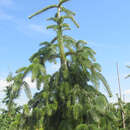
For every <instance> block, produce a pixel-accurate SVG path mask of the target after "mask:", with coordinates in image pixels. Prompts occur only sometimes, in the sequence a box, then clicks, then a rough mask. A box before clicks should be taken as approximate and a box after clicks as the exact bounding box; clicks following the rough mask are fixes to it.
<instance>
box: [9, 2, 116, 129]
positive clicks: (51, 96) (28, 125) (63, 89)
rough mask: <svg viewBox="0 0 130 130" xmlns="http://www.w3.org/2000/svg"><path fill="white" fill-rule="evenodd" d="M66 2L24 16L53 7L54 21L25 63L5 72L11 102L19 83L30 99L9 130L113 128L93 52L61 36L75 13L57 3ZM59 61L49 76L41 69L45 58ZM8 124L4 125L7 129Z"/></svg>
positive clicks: (85, 43)
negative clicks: (51, 32)
mask: <svg viewBox="0 0 130 130" xmlns="http://www.w3.org/2000/svg"><path fill="white" fill-rule="evenodd" d="M68 1H70V0H59V1H58V2H57V4H55V5H49V6H47V7H46V8H43V9H41V10H40V11H38V12H36V13H34V14H33V15H32V16H30V17H29V19H31V18H33V17H35V16H37V15H39V14H41V13H44V12H45V11H47V10H50V9H52V8H55V9H56V13H55V14H54V16H53V17H51V18H48V19H47V20H48V21H53V22H54V23H55V24H53V25H50V26H48V27H47V29H53V30H54V31H55V32H56V36H55V37H54V38H53V39H52V40H50V41H45V42H42V43H41V44H40V46H41V48H40V49H39V50H38V51H37V52H36V53H34V54H33V55H32V56H31V57H30V62H31V64H30V65H29V66H28V67H23V68H20V69H19V70H17V71H16V75H15V76H10V77H9V79H10V80H9V81H10V82H11V94H10V96H9V97H8V99H9V101H10V102H13V101H14V99H16V98H17V97H18V96H19V93H20V91H21V88H22V87H23V88H24V89H25V91H26V93H27V95H28V97H29V98H30V100H29V102H28V104H26V105H24V106H23V110H22V113H21V114H18V115H17V117H16V120H15V121H14V122H12V124H11V128H12V129H19V130H20V129H25V130H31V129H36V130H93V129H97V130H98V129H101V128H102V129H105V130H111V129H115V128H116V123H115V122H116V117H114V114H113V113H112V112H111V109H113V108H111V107H110V105H109V104H108V101H107V99H106V98H105V96H104V95H103V94H102V93H100V92H99V91H98V86H99V83H100V82H102V83H103V84H104V86H105V88H106V90H107V92H108V94H109V95H110V96H111V91H110V88H109V86H108V84H107V82H106V80H105V78H104V77H103V75H102V74H101V67H100V65H99V64H98V63H97V62H96V59H95V57H94V55H95V52H94V51H93V50H92V49H91V48H89V47H88V45H87V42H85V41H83V40H78V41H77V40H75V39H74V38H72V37H71V36H68V35H64V31H66V30H71V28H70V26H69V24H67V23H65V22H66V19H69V20H71V21H72V22H73V23H74V24H75V25H76V27H78V28H79V25H78V24H77V22H76V21H75V19H74V16H75V13H74V12H72V11H71V10H68V9H67V8H65V7H64V6H63V5H64V3H66V2H68ZM57 59H60V69H59V70H58V71H57V72H55V73H54V74H52V75H49V74H47V72H46V64H45V63H46V62H48V61H49V62H51V63H57V61H58V60H57ZM30 73H31V75H32V76H31V79H32V82H36V87H37V89H38V90H40V92H37V93H36V94H35V95H34V96H33V97H32V98H31V94H30V90H29V85H28V84H27V83H26V82H25V78H26V77H27V76H28V74H30ZM11 128H10V129H11Z"/></svg>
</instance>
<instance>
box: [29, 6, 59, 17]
mask: <svg viewBox="0 0 130 130" xmlns="http://www.w3.org/2000/svg"><path fill="white" fill-rule="evenodd" d="M52 8H57V5H50V6H47V7H46V8H43V9H41V10H39V11H38V12H36V13H34V14H33V15H31V16H29V17H28V18H29V19H31V18H32V17H34V16H37V15H39V14H41V13H43V12H45V11H47V10H49V9H52Z"/></svg>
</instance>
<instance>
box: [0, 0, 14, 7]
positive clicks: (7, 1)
mask: <svg viewBox="0 0 130 130" xmlns="http://www.w3.org/2000/svg"><path fill="white" fill-rule="evenodd" d="M11 5H13V0H0V6H3V7H9V6H11Z"/></svg>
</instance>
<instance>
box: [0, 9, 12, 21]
mask: <svg viewBox="0 0 130 130" xmlns="http://www.w3.org/2000/svg"><path fill="white" fill-rule="evenodd" d="M12 19H13V16H11V15H9V14H7V13H5V12H4V11H2V10H0V20H12Z"/></svg>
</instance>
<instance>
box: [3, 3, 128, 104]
mask: <svg viewBox="0 0 130 130" xmlns="http://www.w3.org/2000/svg"><path fill="white" fill-rule="evenodd" d="M56 2H57V1H56V0H55V1H54V0H19V1H18V0H0V93H1V98H2V97H3V96H4V93H3V88H4V86H5V85H6V84H7V83H6V81H5V78H6V77H7V75H8V74H9V72H13V73H14V72H15V71H16V70H17V69H18V68H20V67H23V66H27V65H29V60H28V59H29V57H30V56H31V55H32V54H33V53H34V52H36V51H37V50H38V48H39V43H40V42H43V41H46V40H50V39H51V38H53V36H55V33H54V32H53V31H49V30H46V26H47V25H49V23H48V22H47V21H46V19H47V18H48V17H50V16H52V14H53V13H54V11H55V10H52V11H48V12H46V13H44V14H41V15H39V16H37V17H35V18H33V19H31V20H29V19H28V16H30V15H31V14H33V13H34V12H36V11H38V10H39V9H42V8H43V7H45V6H46V5H49V4H53V3H56ZM129 5H130V1H129V0H123V1H122V0H98V1H97V0H80V1H78V0H71V1H70V2H69V3H68V4H67V3H66V4H65V6H66V7H67V8H69V9H71V10H73V11H74V12H76V17H75V18H76V20H77V21H78V23H79V25H80V28H79V29H77V28H76V27H75V26H74V25H72V28H73V29H72V30H71V31H70V32H68V34H69V35H71V36H72V37H74V38H75V39H77V40H79V39H82V40H86V41H87V42H88V46H89V47H91V48H92V49H94V50H95V51H96V59H97V62H98V63H100V65H101V66H102V73H103V75H104V76H105V78H106V80H107V81H108V83H109V85H110V88H111V90H112V93H113V95H115V94H116V93H118V81H117V72H116V63H117V62H118V64H119V72H120V82H121V89H122V93H123V95H124V100H125V101H127V102H130V79H125V76H126V75H127V74H129V73H130V69H128V68H127V67H126V65H129V64H130V36H129V35H130V8H129ZM70 24H71V23H70ZM58 67H59V65H50V64H48V72H49V73H52V72H54V71H55V70H57V69H58ZM33 89H34V88H33ZM100 90H101V91H102V92H103V93H105V94H106V92H105V89H104V87H103V86H102V85H101V87H100ZM32 91H33V92H34V90H32ZM23 95H24V94H23ZM23 97H25V95H24V96H23ZM19 100H20V101H21V102H24V101H25V98H21V99H19ZM110 100H111V101H115V100H116V96H114V97H113V98H111V99H110Z"/></svg>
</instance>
